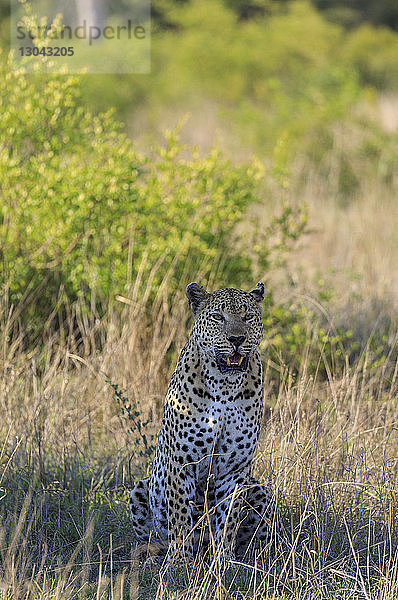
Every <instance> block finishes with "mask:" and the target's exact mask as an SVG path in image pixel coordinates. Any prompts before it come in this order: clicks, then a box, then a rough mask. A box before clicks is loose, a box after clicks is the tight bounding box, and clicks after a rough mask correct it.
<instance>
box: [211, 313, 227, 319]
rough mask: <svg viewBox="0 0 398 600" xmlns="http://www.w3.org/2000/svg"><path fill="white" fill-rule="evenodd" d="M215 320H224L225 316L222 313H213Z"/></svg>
mask: <svg viewBox="0 0 398 600" xmlns="http://www.w3.org/2000/svg"><path fill="white" fill-rule="evenodd" d="M211 316H212V317H213V319H214V320H215V321H223V320H224V317H223V315H222V314H221V313H213V314H212V315H211Z"/></svg>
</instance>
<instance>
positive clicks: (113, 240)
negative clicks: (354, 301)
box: [0, 63, 305, 334]
mask: <svg viewBox="0 0 398 600" xmlns="http://www.w3.org/2000/svg"><path fill="white" fill-rule="evenodd" d="M0 79H1V88H0V105H1V107H2V119H1V122H0V136H1V139H2V141H3V143H2V147H1V153H0V181H1V182H2V183H1V187H2V190H1V191H2V205H1V208H0V211H1V212H0V226H1V229H0V236H1V237H0V244H1V249H2V250H1V261H2V265H3V269H2V272H1V276H0V277H1V279H0V283H1V286H2V289H3V291H6V292H7V295H8V297H9V302H10V304H13V305H14V307H15V306H17V307H18V309H19V311H20V318H21V319H22V324H23V326H24V330H25V331H27V332H28V333H30V334H31V333H33V334H37V333H40V331H41V330H42V329H43V327H44V326H45V324H46V322H47V324H48V322H49V321H48V320H49V319H50V320H51V315H54V314H55V313H57V312H59V311H62V307H63V306H64V305H66V304H67V303H69V304H70V303H72V302H74V301H76V300H78V299H82V300H83V301H84V304H86V305H89V306H91V309H92V310H96V309H97V310H100V308H101V305H102V306H105V305H106V304H107V303H108V300H109V298H110V297H112V296H114V295H115V294H125V295H128V294H129V293H130V291H131V286H132V284H133V283H135V282H136V281H137V280H139V281H141V282H142V288H143V289H146V290H147V291H148V292H149V293H150V294H153V293H155V291H156V289H157V288H158V287H159V285H160V284H161V282H162V281H164V279H165V277H167V286H168V290H169V292H170V293H172V292H173V290H175V289H176V288H177V287H180V286H181V285H185V284H186V281H187V280H188V279H190V278H195V277H201V278H202V279H206V278H208V276H209V274H210V272H211V271H212V269H214V265H215V264H218V265H219V275H218V279H219V280H222V281H225V282H229V284H231V285H235V286H240V285H247V282H248V281H253V280H256V279H257V276H258V274H259V273H265V272H266V269H267V267H268V261H269V259H270V251H271V249H270V247H269V244H268V240H267V232H261V231H255V228H254V229H253V232H252V235H251V238H250V244H251V245H252V246H253V248H255V252H254V253H251V252H250V251H248V249H247V247H246V248H245V247H244V245H243V240H242V239H239V236H238V235H237V233H236V231H235V229H236V225H237V224H238V223H239V222H240V221H241V220H242V219H243V218H244V216H245V211H246V209H247V208H248V207H249V206H250V205H251V204H252V203H254V202H257V201H258V200H259V197H260V196H259V190H260V184H261V182H262V178H263V170H262V166H261V165H260V164H259V163H257V162H256V161H253V162H252V163H251V164H244V165H235V164H233V163H232V162H231V161H229V160H227V159H226V158H224V157H223V156H222V155H221V154H220V152H218V151H217V150H212V151H210V152H209V153H208V154H207V155H205V156H201V155H200V154H199V153H198V151H196V150H195V149H194V148H184V147H183V146H181V145H180V144H179V142H178V136H177V134H176V132H169V133H167V134H166V138H167V143H166V145H165V146H164V147H160V148H157V149H156V150H155V151H154V152H153V153H152V154H150V155H148V156H146V157H144V156H141V155H140V154H138V153H137V152H136V151H135V149H134V147H133V146H132V144H131V142H130V141H129V140H128V139H127V138H126V137H125V135H124V134H122V133H121V132H120V127H119V125H118V124H117V123H116V122H115V121H114V119H113V117H112V115H111V114H110V113H106V114H102V115H99V116H93V115H92V114H91V113H90V112H88V111H87V110H84V109H82V108H81V106H80V89H79V85H80V84H79V77H70V76H61V75H59V76H57V75H53V76H47V77H42V76H38V75H37V76H32V75H26V74H25V73H24V72H23V70H20V71H18V72H12V71H10V70H9V69H8V66H7V64H6V63H3V65H2V73H1V75H0ZM304 225H305V222H304V219H303V218H302V216H301V213H300V211H295V210H293V209H292V208H289V207H288V208H287V209H285V211H284V212H282V213H281V216H280V217H278V219H276V220H274V222H272V223H271V224H270V227H271V229H272V228H273V229H275V228H276V230H277V231H278V244H279V247H280V248H282V247H284V246H286V245H287V242H288V241H289V239H292V240H294V239H295V238H296V237H297V236H298V235H299V234H300V232H301V230H302V229H303V227H304ZM246 243H247V242H246ZM141 291H143V290H141ZM103 301H105V303H104V304H102V302H103Z"/></svg>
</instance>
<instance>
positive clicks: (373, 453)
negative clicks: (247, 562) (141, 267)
mask: <svg viewBox="0 0 398 600" xmlns="http://www.w3.org/2000/svg"><path fill="white" fill-rule="evenodd" d="M166 292H167V290H164V295H162V293H159V295H158V297H157V298H156V299H155V302H154V304H152V305H149V303H148V304H144V303H143V301H142V300H140V297H136V298H135V299H134V301H133V300H131V299H128V298H124V297H120V298H119V300H118V301H117V303H118V304H120V305H123V307H124V308H123V310H122V311H121V312H120V311H117V310H115V309H113V310H112V309H110V310H109V312H108V314H107V315H106V316H104V317H103V318H102V319H98V317H97V318H96V319H94V318H92V317H90V316H89V314H87V313H86V312H85V310H84V307H83V306H81V305H79V304H78V305H76V306H75V307H73V308H72V307H71V312H70V316H69V319H70V323H69V324H68V322H67V319H66V321H65V322H63V331H64V333H63V334H61V335H60V334H59V333H57V334H55V333H53V334H50V333H49V334H48V337H47V339H46V342H45V344H44V345H43V347H40V348H36V349H31V350H29V351H28V350H26V347H25V344H24V339H23V336H22V334H21V335H20V337H18V336H17V337H16V336H15V335H14V336H12V335H9V332H10V331H12V319H13V315H12V312H11V311H8V313H6V312H5V313H4V315H3V319H2V323H3V327H2V339H1V353H2V354H1V375H0V382H1V396H0V411H1V440H2V442H1V458H0V488H1V490H0V492H1V493H0V497H1V500H0V510H1V534H0V535H1V541H0V548H1V570H0V590H1V591H0V594H1V597H2V598H10V597H11V598H37V599H39V598H54V599H61V598H62V599H65V598H66V599H69V598H90V599H91V598H93V599H94V598H112V599H113V598H122V597H126V598H128V597H134V598H136V597H142V598H151V597H156V598H168V597H181V595H183V596H184V597H186V598H211V597H214V596H216V597H217V598H229V597H232V598H286V599H293V598H294V599H296V598H303V599H304V598H306V599H308V600H309V599H310V598H317V599H322V598H325V599H326V598H337V599H344V600H345V599H348V598H372V599H373V598H377V599H380V600H381V599H383V600H384V599H385V600H387V599H391V600H392V599H393V598H395V597H396V594H397V592H398V582H397V565H398V550H397V548H398V535H397V533H398V529H397V525H398V523H397V517H398V513H397V501H396V494H397V478H396V476H397V462H398V461H397V457H398V436H397V435H396V430H397V427H398V404H397V365H396V364H394V362H393V361H392V360H391V361H390V362H389V364H386V363H384V364H383V365H380V366H377V365H376V366H375V365H373V364H372V363H371V361H370V362H369V360H368V358H369V357H368V355H367V353H366V351H364V352H363V353H362V354H361V355H360V356H359V358H358V360H357V361H356V363H355V365H353V366H351V367H348V366H347V368H346V369H345V372H344V374H343V376H341V375H340V374H339V375H337V374H336V373H335V372H334V370H333V363H332V362H330V364H329V363H328V361H329V357H326V356H325V355H324V354H323V352H322V347H318V346H317V344H318V342H317V341H316V340H317V339H318V338H317V336H315V335H314V336H312V337H311V340H312V341H311V342H310V343H311V344H313V345H314V344H315V345H316V348H313V349H312V350H313V351H317V352H318V353H319V361H320V362H322V361H323V362H324V363H326V364H325V365H324V366H325V368H324V370H323V372H326V374H327V375H326V378H321V377H320V376H318V375H317V373H314V372H312V371H311V369H310V368H309V365H308V364H307V362H306V360H305V356H303V360H302V361H301V364H302V367H301V370H300V372H299V373H296V374H293V373H289V370H288V369H286V372H283V373H282V374H281V377H280V380H279V381H280V383H279V387H276V386H275V380H274V379H272V378H271V375H272V373H274V371H273V370H272V369H271V368H270V366H269V364H268V361H267V353H266V337H267V332H265V344H264V351H263V356H264V357H265V361H264V362H265V370H266V385H265V392H266V394H265V406H266V410H265V419H264V421H265V425H266V427H265V428H264V431H263V434H262V437H261V440H260V444H259V447H258V451H257V454H256V459H255V471H256V475H257V476H258V477H259V478H260V479H261V480H262V481H264V482H268V483H269V484H270V485H271V486H272V487H273V489H274V491H275V493H276V495H277V498H278V510H279V513H280V516H281V520H282V529H283V531H284V534H283V536H282V538H281V540H280V542H279V543H276V541H275V540H274V541H273V542H272V546H273V550H272V551H271V552H268V551H267V552H264V553H263V554H262V555H260V556H258V558H257V562H256V563H255V564H254V566H253V565H252V566H251V567H245V566H244V565H236V566H235V569H233V570H228V571H227V572H223V571H222V569H221V570H220V568H219V564H218V563H217V561H216V562H214V561H213V559H212V558H211V557H210V556H209V555H205V556H204V557H202V559H201V560H199V564H198V566H197V567H196V569H194V570H192V569H190V570H188V574H184V573H177V575H176V574H175V573H174V574H168V569H167V565H166V566H165V565H163V568H161V555H160V558H159V559H156V557H155V558H153V559H151V560H149V561H146V562H145V563H144V562H143V561H141V562H140V560H139V556H138V555H137V553H135V552H133V548H134V542H135V541H134V540H133V539H132V536H131V532H130V527H129V515H128V511H127V502H126V498H127V491H128V489H129V487H130V485H131V482H132V481H133V480H135V479H137V478H139V477H142V476H143V475H145V474H146V473H148V472H149V469H150V460H148V459H147V458H142V453H140V447H141V446H140V444H141V445H142V439H141V438H140V434H139V432H137V429H136V428H135V427H134V423H132V422H131V421H129V419H126V418H124V417H123V416H122V414H121V410H120V408H121V407H120V405H119V404H118V403H117V402H116V400H115V396H114V393H113V392H114V390H113V389H112V387H111V385H110V384H109V382H107V377H110V378H111V380H112V382H113V383H115V384H117V385H118V386H119V387H120V389H125V390H126V392H125V393H126V397H128V399H129V402H131V404H132V406H133V407H134V410H135V411H136V412H137V418H138V419H140V420H141V422H142V423H146V424H144V425H143V428H144V432H145V434H146V435H148V437H150V436H151V435H153V434H156V432H157V430H158V427H159V424H160V417H161V411H162V398H163V395H164V393H165V390H166V387H167V383H168V379H169V377H170V374H171V372H172V369H173V366H174V364H175V360H176V357H177V354H178V352H179V350H180V349H181V347H182V345H183V344H184V340H185V339H186V335H187V326H188V323H189V318H190V317H189V311H188V307H187V304H186V302H185V298H184V297H183V294H182V293H177V294H176V295H175V296H174V298H173V299H172V301H170V299H167V293H166ZM144 296H145V294H144ZM5 308H6V307H5V306H4V309H5ZM72 324H73V327H72ZM313 327H314V328H315V327H316V325H315V324H314V325H313ZM61 330H62V327H61ZM14 331H15V330H14ZM144 554H145V553H144ZM155 554H156V552H155ZM212 561H213V562H212Z"/></svg>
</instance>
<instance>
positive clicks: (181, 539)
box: [166, 462, 195, 563]
mask: <svg viewBox="0 0 398 600" xmlns="http://www.w3.org/2000/svg"><path fill="white" fill-rule="evenodd" d="M194 493H195V481H194V477H193V475H192V473H191V472H190V469H189V468H188V466H180V465H177V464H175V462H174V464H172V465H170V467H169V474H168V477H167V481H166V496H167V517H168V527H169V550H168V554H167V558H168V559H169V560H170V561H173V562H174V561H177V562H184V563H185V562H186V561H188V562H191V561H192V559H193V535H192V527H193V521H192V505H191V501H192V499H193V497H194Z"/></svg>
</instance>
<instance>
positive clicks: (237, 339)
mask: <svg viewBox="0 0 398 600" xmlns="http://www.w3.org/2000/svg"><path fill="white" fill-rule="evenodd" d="M245 339H246V337H245V336H244V335H239V336H235V335H231V336H230V337H229V338H228V341H229V342H231V344H232V345H233V346H234V347H235V349H236V350H237V349H238V348H239V346H240V345H241V344H243V342H244V341H245Z"/></svg>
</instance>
